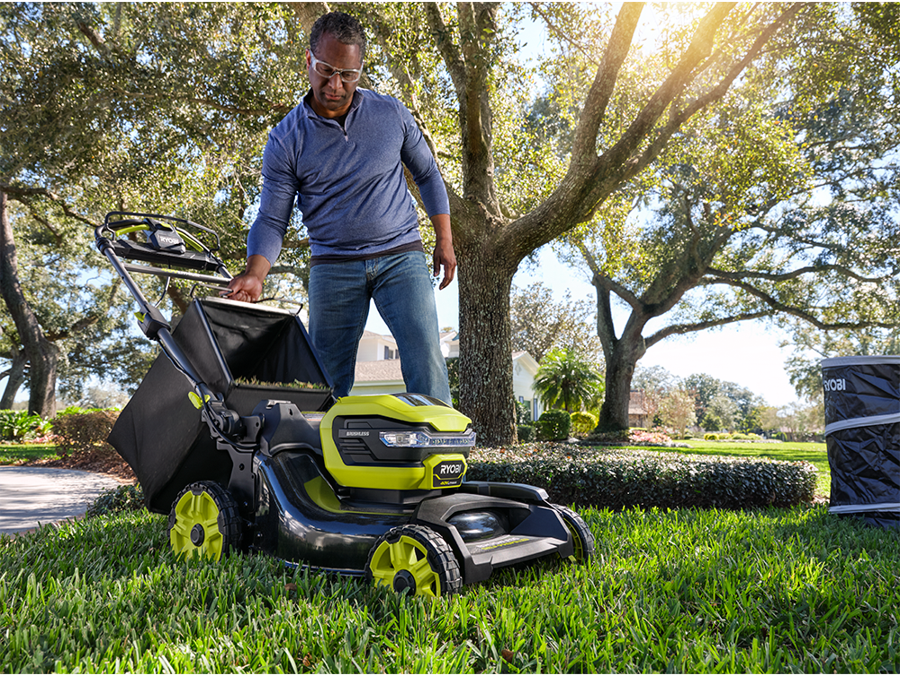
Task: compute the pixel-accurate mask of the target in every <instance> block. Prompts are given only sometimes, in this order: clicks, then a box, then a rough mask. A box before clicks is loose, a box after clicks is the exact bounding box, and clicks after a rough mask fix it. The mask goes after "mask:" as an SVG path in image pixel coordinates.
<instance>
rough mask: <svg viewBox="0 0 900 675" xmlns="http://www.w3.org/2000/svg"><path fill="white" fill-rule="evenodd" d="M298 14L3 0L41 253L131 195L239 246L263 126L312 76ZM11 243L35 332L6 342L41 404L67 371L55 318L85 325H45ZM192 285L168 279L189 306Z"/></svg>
mask: <svg viewBox="0 0 900 675" xmlns="http://www.w3.org/2000/svg"><path fill="white" fill-rule="evenodd" d="M286 18H287V19H292V18H293V15H292V14H291V13H290V10H289V9H286V8H279V7H277V6H270V5H255V6H240V5H231V6H225V5H219V6H206V7H200V6H198V5H174V4H168V5H154V6H143V7H138V6H136V5H127V4H121V5H116V6H112V5H91V4H83V3H71V4H27V3H15V4H7V5H3V6H2V7H0V22H2V31H0V46H2V49H0V73H2V75H0V130H2V134H3V135H2V142H3V153H0V189H2V190H3V191H4V192H5V193H6V194H7V195H8V197H9V198H10V199H14V200H17V201H18V202H19V203H21V204H22V206H23V207H24V209H25V210H26V212H27V214H28V216H29V217H28V218H27V219H26V221H25V222H26V223H27V227H32V226H33V227H35V228H36V229H37V228H43V229H44V235H45V236H44V239H45V240H46V241H45V244H46V248H47V251H48V253H46V254H45V255H50V254H51V253H49V252H50V251H53V250H54V248H55V247H58V246H59V243H60V241H65V240H67V239H69V238H71V237H72V236H73V234H75V233H76V232H77V229H78V228H79V227H81V228H83V227H84V226H85V225H89V226H93V225H96V224H98V223H99V222H100V218H101V216H102V214H103V213H104V212H105V211H108V210H112V209H114V208H119V209H124V210H138V211H140V210H144V211H151V212H158V211H164V212H167V213H175V214H177V215H182V216H186V217H189V218H192V219H194V220H197V221H200V222H206V223H207V224H210V225H214V226H216V225H217V226H218V228H217V229H218V230H219V232H220V233H221V234H222V236H223V244H224V248H223V254H224V255H225V257H226V258H229V257H231V258H232V259H235V258H236V259H237V260H242V259H243V257H244V255H243V234H242V232H241V230H242V228H243V224H244V223H243V218H242V217H243V213H244V210H245V209H246V208H247V207H248V206H249V205H250V203H251V202H252V201H253V198H254V195H255V191H257V190H258V183H259V157H260V155H261V150H262V146H263V144H264V142H265V136H266V133H267V131H268V128H269V127H270V126H271V124H272V123H274V121H276V120H277V119H278V118H279V117H280V115H282V114H283V113H284V112H286V111H287V110H289V109H290V107H292V105H293V101H294V98H295V97H294V95H295V93H296V92H297V91H299V90H300V87H299V86H295V85H296V84H297V82H298V79H299V75H298V74H297V73H298V70H299V69H298V68H297V67H296V66H297V65H298V61H299V59H301V58H302V54H299V55H298V54H297V50H296V48H295V45H296V42H297V39H296V38H297V31H296V30H294V23H293V21H292V20H286ZM270 96H271V97H272V98H269V97H270ZM279 99H281V100H279ZM7 222H9V221H8V219H7ZM9 225H10V227H9V228H4V232H5V235H4V236H5V241H6V242H12V241H13V240H12V224H11V223H9ZM16 227H19V226H18V225H17V226H16ZM82 234H83V233H82ZM76 236H77V235H76ZM290 244H291V242H288V247H287V250H288V254H286V256H285V260H284V263H286V264H287V267H288V268H290V265H291V264H296V262H297V259H296V256H292V255H291V253H290V252H291V245H290ZM14 252H15V249H14V248H12V247H10V245H9V244H8V243H7V244H6V245H5V246H4V247H3V249H2V253H3V260H2V269H3V270H4V287H5V288H6V289H7V290H8V291H9V292H7V293H5V294H4V300H5V301H6V302H7V306H8V308H9V310H10V313H11V314H12V315H13V316H14V317H16V328H17V339H18V341H20V342H21V344H22V345H23V347H24V348H23V349H19V348H18V345H11V349H10V350H9V353H10V357H11V358H10V368H9V372H10V375H11V379H10V380H9V381H8V386H7V393H9V392H10V391H11V390H12V389H15V388H17V387H18V386H19V385H20V383H21V382H23V381H24V380H23V378H22V376H21V374H22V373H23V372H24V366H23V365H22V363H21V361H22V359H21V353H24V354H25V356H26V358H27V362H28V366H29V367H28V374H29V387H30V390H31V397H32V403H31V407H32V408H40V409H46V408H48V407H52V406H51V403H52V401H53V397H54V396H55V380H56V378H57V375H58V373H57V365H58V354H57V353H55V350H54V349H53V342H54V340H53V339H51V333H54V332H55V334H56V335H57V338H59V336H61V335H66V336H69V337H74V336H75V335H76V334H77V333H78V332H79V331H78V330H74V329H76V328H78V327H79V324H80V322H81V321H82V320H83V319H84V316H78V314H75V315H72V316H70V317H69V321H68V323H69V325H68V326H62V327H58V328H57V329H55V330H54V329H50V328H49V327H48V326H45V325H44V323H43V322H44V320H45V318H46V317H45V315H44V314H43V313H42V312H41V311H40V308H37V307H32V306H31V305H30V302H31V301H30V299H29V298H27V297H26V296H27V293H25V294H21V293H16V292H14V291H12V290H10V289H14V288H16V287H18V288H21V284H20V283H19V281H18V280H17V279H16V278H15V277H16V273H17V271H18V269H19V267H18V266H17V265H15V264H14V262H15V261H14V257H13V256H14ZM93 264H97V263H96V262H95V263H93ZM284 269H285V265H282V268H281V269H280V270H276V272H279V271H284ZM184 288H185V286H184V285H182V284H177V283H176V284H173V285H172V286H170V287H169V288H168V289H167V294H168V297H169V299H170V300H171V301H172V303H173V305H174V306H175V307H176V308H177V309H180V310H183V308H184V307H185V306H186V302H187V299H186V295H185V291H184ZM87 294H88V295H89V294H90V293H89V292H88V293H87ZM101 295H102V294H101ZM120 302H121V299H120ZM9 303H13V306H10V304H9ZM82 304H83V303H82ZM28 317H30V318H28ZM91 325H93V326H95V328H99V327H100V324H99V323H97V322H94V323H92V324H91ZM80 327H81V328H84V327H85V326H83V325H81V326H80ZM10 339H12V337H10ZM119 344H120V343H119ZM39 347H40V348H39ZM111 348H112V347H111ZM74 353H76V354H78V355H79V356H84V355H85V354H86V353H87V352H86V351H85V350H76V351H75V352H74ZM119 353H120V355H125V354H127V350H122V349H119ZM108 360H109V359H107V361H108ZM92 362H93V364H94V365H96V363H97V361H96V359H93V360H92ZM66 365H75V364H74V363H72V361H70V362H69V363H68V364H66ZM85 365H86V362H85V363H83V364H82V366H85ZM126 370H130V371H132V372H135V369H134V368H131V367H130V365H129V367H128V368H126ZM74 372H75V371H74V370H70V374H73V373H74Z"/></svg>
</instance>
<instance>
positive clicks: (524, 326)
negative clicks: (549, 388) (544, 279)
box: [510, 282, 603, 362]
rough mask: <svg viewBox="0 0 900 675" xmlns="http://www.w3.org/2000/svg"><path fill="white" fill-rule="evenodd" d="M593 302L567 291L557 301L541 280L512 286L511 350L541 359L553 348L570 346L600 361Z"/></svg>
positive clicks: (537, 359)
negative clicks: (578, 298)
mask: <svg viewBox="0 0 900 675" xmlns="http://www.w3.org/2000/svg"><path fill="white" fill-rule="evenodd" d="M593 314H594V305H593V303H592V302H591V301H589V300H576V301H573V300H572V295H571V293H570V292H569V291H566V293H565V295H564V296H563V298H562V300H560V301H559V302H557V301H555V300H554V299H553V292H552V290H551V289H550V288H548V287H547V286H545V285H544V284H543V283H541V282H537V283H532V284H529V285H528V286H527V287H526V288H517V287H513V291H512V297H511V299H510V325H511V331H512V348H513V351H526V352H528V353H529V354H530V355H531V356H532V357H533V358H534V360H535V361H538V362H540V361H541V360H543V358H544V356H545V355H547V354H548V353H550V352H551V351H553V350H562V349H573V350H575V351H577V352H578V353H580V354H583V355H584V356H585V357H586V358H588V359H590V360H592V361H595V362H602V358H603V355H602V352H601V349H600V342H599V340H598V339H597V336H596V334H595V332H594V330H593V319H594V317H593Z"/></svg>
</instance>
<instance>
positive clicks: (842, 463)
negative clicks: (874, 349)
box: [822, 355, 900, 529]
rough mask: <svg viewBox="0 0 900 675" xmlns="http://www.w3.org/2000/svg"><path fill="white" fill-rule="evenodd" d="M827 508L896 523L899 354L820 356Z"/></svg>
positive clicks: (899, 515)
mask: <svg viewBox="0 0 900 675" xmlns="http://www.w3.org/2000/svg"><path fill="white" fill-rule="evenodd" d="M822 380H823V385H824V389H825V443H826V447H827V448H828V463H829V465H830V467H831V507H830V508H829V512H830V513H834V514H839V515H846V516H854V517H858V518H862V519H863V520H864V521H865V522H867V523H869V524H871V525H876V526H879V527H886V528H894V529H897V528H900V356H894V355H891V356H847V357H840V358H833V359H825V360H824V361H822Z"/></svg>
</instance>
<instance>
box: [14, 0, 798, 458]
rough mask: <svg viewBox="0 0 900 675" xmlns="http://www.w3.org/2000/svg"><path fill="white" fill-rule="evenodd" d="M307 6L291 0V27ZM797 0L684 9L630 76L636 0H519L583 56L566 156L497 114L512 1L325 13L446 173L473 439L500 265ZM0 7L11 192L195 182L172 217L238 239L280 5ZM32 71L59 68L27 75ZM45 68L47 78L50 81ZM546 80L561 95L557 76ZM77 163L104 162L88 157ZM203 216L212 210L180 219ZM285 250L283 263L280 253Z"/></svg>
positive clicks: (589, 194)
mask: <svg viewBox="0 0 900 675" xmlns="http://www.w3.org/2000/svg"><path fill="white" fill-rule="evenodd" d="M326 7H327V5H324V3H323V4H321V5H313V6H306V5H303V4H296V5H292V7H291V8H292V9H293V11H294V12H295V17H296V22H299V23H300V24H302V25H305V23H306V22H308V20H309V17H310V15H311V14H313V13H316V14H317V13H319V11H320V10H321V9H324V8H326ZM804 7H805V6H804V5H801V4H786V5H781V4H769V5H766V4H762V5H753V6H745V7H740V8H736V7H735V6H733V5H727V4H720V5H715V6H713V7H712V8H711V9H709V11H708V12H706V13H705V14H703V15H697V16H688V17H687V19H686V20H685V21H683V22H682V23H680V24H676V25H675V26H674V27H673V28H672V29H671V30H670V31H669V32H668V33H667V34H666V41H665V44H666V47H665V49H663V50H661V51H660V52H659V53H658V54H657V55H656V56H655V57H654V58H653V61H654V66H655V69H654V70H653V71H647V72H644V73H641V74H640V75H641V76H640V77H639V78H636V77H634V76H633V75H632V74H631V73H630V72H629V71H628V69H627V68H623V65H624V64H625V63H626V61H628V62H631V63H638V64H641V63H647V62H648V61H649V60H648V59H647V55H646V53H642V52H641V51H640V48H639V46H637V45H633V43H634V42H635V34H636V31H637V29H638V26H639V23H640V18H641V12H642V6H641V5H639V4H632V3H625V4H624V5H622V7H621V9H620V10H619V11H618V14H617V15H616V16H615V18H614V19H613V18H612V16H606V15H600V16H595V10H593V9H591V8H587V7H586V8H581V7H579V6H577V5H574V4H571V5H570V4H553V5H543V4H538V3H535V4H534V5H532V6H530V10H531V11H533V13H534V15H535V16H536V17H539V18H540V19H541V20H543V21H545V22H546V25H547V26H548V28H549V30H550V34H551V36H552V37H553V39H554V40H556V41H558V42H559V43H560V44H561V45H564V46H565V48H566V49H569V46H570V45H571V42H570V40H571V36H572V35H576V34H579V33H580V34H582V35H584V36H586V39H587V49H588V51H589V52H590V54H589V56H590V57H591V58H592V59H594V62H593V63H592V65H591V66H590V70H589V71H585V72H589V73H590V74H591V75H589V76H588V77H587V78H583V81H582V82H579V86H578V87H576V88H571V87H569V89H570V92H569V94H568V95H569V96H570V97H571V98H573V100H576V101H577V102H578V103H577V105H576V107H577V108H578V114H577V115H576V118H577V123H576V124H574V125H573V128H574V132H573V133H572V139H573V140H572V145H571V148H570V149H569V150H564V151H563V152H561V153H560V152H555V151H554V152H547V151H546V150H548V148H546V147H544V146H536V145H535V144H534V143H533V142H532V141H533V139H534V138H535V134H534V127H533V126H529V124H527V123H526V117H527V112H528V111H527V109H526V106H524V105H517V102H521V101H525V100H527V96H526V95H524V94H525V92H524V91H523V82H524V78H523V77H521V76H522V75H523V74H524V75H527V73H523V69H522V68H521V67H519V66H518V65H517V64H516V63H515V62H514V61H513V59H512V58H511V57H512V55H513V53H514V51H515V48H516V47H515V41H514V39H513V30H514V24H515V18H516V16H518V14H519V13H523V12H524V11H526V8H525V7H523V6H511V7H509V8H508V9H504V8H503V7H502V6H501V5H500V4H498V3H480V4H471V3H461V4H458V5H456V6H455V9H450V8H448V7H446V6H444V5H439V4H436V3H422V4H408V5H404V4H384V5H382V4H378V5H376V4H364V3H359V4H355V3H353V4H345V5H342V6H341V8H342V9H345V10H348V11H351V12H354V13H357V14H358V15H360V16H361V17H362V18H363V19H364V21H365V22H366V24H367V26H369V27H370V29H371V31H372V35H373V36H374V39H373V46H372V50H371V54H372V65H371V66H367V70H368V72H369V73H370V75H371V77H372V82H373V84H374V85H376V86H378V87H379V88H380V89H381V90H382V91H385V92H388V93H395V94H397V95H399V96H401V97H402V98H403V100H404V101H405V102H406V103H407V105H408V106H409V107H410V109H411V110H412V111H413V114H414V116H415V117H416V119H417V121H418V122H419V124H420V125H421V127H422V129H423V133H424V134H425V136H426V139H428V141H429V143H431V144H432V147H433V149H434V151H435V154H436V155H437V156H438V158H439V160H440V162H441V165H442V168H443V171H444V175H445V177H446V180H447V184H448V188H449V192H450V203H451V214H452V218H453V228H454V240H455V243H456V248H457V257H458V260H459V275H458V279H459V291H460V351H461V359H460V407H461V409H462V410H463V412H465V413H466V414H468V415H469V416H470V417H472V419H473V421H474V424H475V427H476V429H477V430H478V432H479V437H480V438H481V439H482V441H483V442H485V443H488V444H497V443H508V442H510V441H512V440H513V439H514V438H515V413H514V408H513V405H512V364H511V362H510V360H509V354H508V346H509V344H510V343H511V330H510V324H509V296H510V287H511V282H512V278H513V275H514V274H515V272H516V269H517V268H518V265H519V264H520V262H521V261H522V260H523V259H525V258H526V257H527V256H529V255H530V254H531V253H533V252H534V251H535V250H537V249H538V248H540V247H541V246H543V245H545V244H547V243H549V242H551V241H553V240H555V239H556V238H558V237H559V236H560V235H562V234H564V233H566V232H568V231H570V230H572V229H574V228H575V227H577V226H578V225H579V224H580V223H583V222H588V221H590V220H591V219H592V218H593V216H594V215H595V213H596V212H597V210H598V209H599V208H600V207H601V206H602V205H604V203H605V202H606V201H607V200H608V199H609V198H610V196H611V195H613V194H614V193H615V192H616V191H617V190H618V189H619V188H621V187H622V186H624V185H626V184H627V183H628V182H629V181H631V180H632V179H633V178H635V177H637V176H639V175H640V174H641V173H642V172H643V171H644V170H645V169H646V168H647V167H649V166H651V165H652V164H653V163H654V162H655V161H656V160H657V159H658V158H659V157H660V155H661V154H662V153H663V151H664V150H665V149H666V147H667V146H668V144H669V143H670V141H671V140H672V139H673V138H674V137H675V136H676V134H678V133H679V131H680V129H681V128H682V126H683V125H684V124H685V123H687V122H688V121H689V120H690V119H691V118H692V117H694V116H695V115H697V114H698V113H700V112H702V111H704V110H706V109H707V108H708V107H709V106H710V105H712V104H714V103H715V102H716V101H717V100H720V99H721V98H722V97H723V96H724V95H725V93H726V92H727V91H728V89H729V88H730V87H731V85H732V84H733V83H734V82H735V81H736V80H737V79H738V78H739V77H741V76H743V75H745V74H746V72H747V69H748V67H749V66H750V65H751V64H752V63H753V62H754V61H755V60H756V59H757V58H758V57H759V56H760V54H761V53H762V51H763V49H764V47H765V46H766V45H767V44H768V43H769V42H770V40H772V38H773V37H774V36H775V35H777V34H778V33H779V31H781V30H782V29H784V28H785V27H786V26H789V25H790V24H791V23H792V21H793V20H794V19H795V18H796V17H797V16H798V15H799V14H801V13H802V12H803V11H806V10H804ZM4 11H5V12H6V14H5V15H4V16H12V17H13V19H12V24H13V25H12V27H10V24H7V25H6V26H4V27H5V29H6V30H5V32H4V33H3V35H6V36H12V37H10V38H8V39H9V44H10V49H9V50H6V51H3V52H2V53H3V54H5V55H9V54H13V57H12V58H11V60H10V62H9V63H6V62H4V63H2V64H0V70H2V72H3V77H4V78H8V79H6V80H5V81H6V82H7V83H11V84H12V86H11V87H10V88H9V89H7V90H5V91H11V92H13V95H8V96H6V97H5V99H4V101H5V102H3V103H2V105H3V106H4V114H5V115H6V116H7V120H11V122H10V123H9V124H7V125H5V126H4V128H14V129H18V130H20V131H21V132H22V133H20V134H17V135H16V137H15V138H14V139H11V140H10V141H9V154H7V147H6V144H7V141H6V139H4V144H5V150H4V154H3V156H4V157H17V156H19V155H21V156H24V157H26V159H27V161H25V162H24V163H18V162H14V163H13V164H14V165H13V166H9V165H8V164H4V163H3V162H2V161H0V177H3V180H4V181H6V182H7V185H6V189H7V192H8V194H9V195H10V196H11V197H12V198H15V199H25V200H34V199H38V198H40V199H44V200H53V196H54V195H55V196H58V197H60V198H59V199H58V200H55V201H54V203H55V204H56V205H57V206H58V208H59V209H61V210H63V211H65V210H66V209H68V212H69V215H68V217H73V215H79V214H78V210H77V209H74V210H73V208H72V203H71V202H70V201H67V200H76V199H77V200H79V201H80V200H81V199H82V197H81V195H78V194H75V193H78V192H79V191H87V192H88V193H89V196H90V197H92V198H93V199H94V201H93V202H92V203H95V204H96V203H100V202H102V201H103V198H101V195H105V199H109V195H110V194H113V195H120V194H122V193H123V190H122V189H120V188H119V187H118V182H122V180H123V177H125V178H129V179H131V180H132V181H133V182H131V183H129V187H130V189H128V190H127V191H124V192H127V194H126V195H124V196H123V198H127V199H126V201H128V200H131V201H132V202H133V203H135V204H137V203H141V202H142V201H143V200H145V199H146V200H147V201H155V202H156V203H159V202H160V201H161V197H162V196H163V195H165V196H166V197H167V198H168V197H170V196H171V192H168V190H169V189H170V188H171V189H176V190H177V189H178V188H181V187H187V186H184V185H182V183H189V184H191V185H194V184H195V183H192V181H196V183H197V184H199V183H204V184H205V185H209V184H210V183H212V184H214V185H216V189H211V190H210V189H207V190H200V191H191V190H186V192H188V193H189V194H191V196H192V198H191V199H187V200H185V201H184V204H185V206H184V207H182V209H181V213H183V214H184V215H189V216H192V217H194V219H196V220H201V221H206V222H210V221H212V222H216V223H218V224H225V225H227V226H228V227H223V228H222V229H223V231H224V230H227V231H230V232H232V233H233V235H238V229H239V226H240V225H239V224H238V223H236V222H235V221H239V220H240V217H239V216H240V215H242V208H243V207H244V206H246V205H247V204H248V203H250V202H251V201H252V197H253V187H252V186H253V184H254V181H255V180H258V179H257V177H256V175H255V174H254V172H253V170H252V169H253V167H254V166H258V165H254V162H253V161H250V160H249V159H248V158H249V157H250V156H251V155H249V154H247V152H246V151H247V149H248V147H250V146H252V144H253V143H254V142H255V143H259V142H260V141H259V139H260V138H263V137H264V131H261V130H262V129H268V127H269V126H271V123H272V122H273V121H274V119H277V118H279V117H280V116H281V115H283V114H284V112H286V110H287V109H289V107H290V106H291V105H292V104H293V102H294V101H296V100H297V98H299V97H298V96H297V95H296V93H295V92H296V90H299V89H300V88H299V87H297V88H296V90H295V89H294V86H295V82H296V75H295V74H293V73H290V69H289V68H288V65H292V64H296V60H297V59H300V58H302V50H298V49H297V48H296V46H297V44H298V42H297V39H296V38H297V37H298V32H299V31H297V30H296V29H297V26H296V22H294V23H292V22H290V21H286V20H285V18H284V16H283V14H282V12H283V8H282V7H278V6H275V7H273V6H270V5H254V4H250V5H241V4H235V5H229V4H215V3H213V4H210V5H193V4H189V5H180V4H160V5H141V6H139V7H138V6H132V5H113V6H110V5H72V6H68V5H23V4H21V3H19V4H15V5H11V6H10V8H9V9H7V10H4ZM691 11H693V10H691ZM504 12H509V15H508V16H507V15H505V14H504ZM51 18H52V20H48V19H51ZM507 18H510V19H512V20H510V21H507V20H505V19H507ZM73 29H77V30H73ZM25 34H28V35H29V36H30V37H29V39H27V40H24V39H22V37H21V35H25ZM35 36H36V37H35ZM48 36H49V37H48ZM22 44H27V45H29V48H30V49H31V51H27V50H25V51H23V50H22V48H21V45H22ZM46 45H49V47H47V49H45V46H46ZM552 61H553V63H549V62H548V69H547V70H546V72H547V73H548V74H552V72H553V70H552V68H550V66H554V67H556V69H557V72H559V73H565V72H567V68H568V67H569V65H570V64H571V60H569V59H564V58H556V57H553V59H552ZM47 63H58V64H59V67H58V68H53V69H51V70H49V71H46V72H45V71H43V70H42V66H43V65H44V64H47ZM554 64H555V65H554ZM32 65H39V66H41V67H35V68H31V66H32ZM245 66H246V67H245ZM295 71H296V72H302V71H303V69H302V67H298V68H295ZM47 72H50V73H53V74H54V75H55V76H57V77H55V78H53V81H51V78H48V77H46V74H47ZM8 73H13V75H12V76H10V75H8ZM61 74H64V77H59V75H61ZM560 82H561V83H564V84H565V85H566V86H567V87H568V85H569V84H570V83H571V80H570V81H565V82H563V80H560ZM582 84H583V86H582ZM20 89H21V91H22V92H23V93H24V94H25V95H26V98H27V99H28V100H26V101H25V105H20V104H21V101H20V98H21V97H20V95H19V90H20ZM48 92H49V98H47V96H48ZM86 92H89V93H86ZM42 96H43V97H44V98H42ZM34 102H37V103H41V104H43V105H38V104H36V103H35V104H33V103H34ZM82 121H84V123H82ZM67 125H69V126H68V127H67ZM67 128H68V134H66V133H65V131H66V130H67ZM26 130H27V132H28V133H26ZM257 134H259V135H257ZM35 139H40V143H36V142H35ZM49 139H53V141H52V142H51V141H50V140H49ZM110 141H114V142H110ZM107 148H112V149H113V150H112V151H109V150H107ZM124 149H127V150H128V152H126V151H125V150H124ZM258 149H259V148H258V147H257V150H256V152H257V153H258ZM559 149H560V148H554V150H559ZM254 156H256V157H258V154H257V155H254ZM96 157H101V158H103V159H104V161H103V162H102V163H101V164H100V166H98V164H97V161H96ZM161 157H165V158H167V159H169V160H170V161H169V163H165V164H164V163H162V162H161V161H160V158H161ZM220 159H221V160H223V161H221V162H220V161H219V160H220ZM66 160H68V161H66ZM161 165H162V166H165V167H166V168H167V169H168V170H169V173H168V174H167V173H166V171H164V170H162V169H161V168H160V167H161ZM173 169H174V170H173ZM148 170H149V171H151V172H152V173H153V175H152V176H146V175H145V174H144V172H145V171H148ZM182 172H184V173H183V174H182ZM33 176H37V177H38V178H39V180H37V181H32V180H31V178H32V177H33ZM116 176H118V178H119V181H118V182H117V181H116V180H115V177H116ZM183 176H187V177H189V178H183ZM137 178H145V179H146V180H136V179H137ZM205 180H208V181H209V183H207V182H205ZM126 183H128V182H127V181H126ZM66 186H69V187H66ZM111 187H112V188H116V189H112V190H107V188H111ZM198 193H200V194H203V195H204V198H203V199H198ZM220 195H224V198H222V197H220ZM85 201H86V202H90V199H88V198H85ZM199 203H202V204H203V207H202V208H201V207H200V206H199ZM129 205H130V204H129ZM229 209H230V210H229ZM204 210H206V212H207V213H208V214H210V215H213V214H216V215H219V216H220V219H217V218H211V217H209V218H203V217H198V213H200V214H201V215H203V213H204ZM226 214H227V215H226ZM93 222H96V218H95V219H94V221H93ZM240 224H242V223H240ZM239 239H240V237H239V236H233V239H232V241H231V242H230V245H231V246H233V247H234V248H235V249H239V248H240V246H239V244H238V245H235V240H239ZM290 252H291V249H288V251H287V254H286V261H287V262H288V264H289V265H291V264H295V261H294V260H292V259H291V258H290V255H289V254H290ZM618 384H619V383H618V381H616V385H617V386H618Z"/></svg>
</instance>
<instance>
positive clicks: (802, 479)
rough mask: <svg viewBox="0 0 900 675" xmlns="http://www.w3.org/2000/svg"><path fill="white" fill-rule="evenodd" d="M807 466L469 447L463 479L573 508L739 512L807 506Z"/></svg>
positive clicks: (812, 473) (810, 474)
mask: <svg viewBox="0 0 900 675" xmlns="http://www.w3.org/2000/svg"><path fill="white" fill-rule="evenodd" d="M817 473H818V471H817V469H816V468H815V467H814V466H813V465H812V464H810V463H809V462H783V461H776V460H770V459H758V458H746V457H710V456H706V455H682V454H678V453H668V452H658V451H651V450H640V449H636V448H632V449H628V450H623V449H615V448H610V449H607V448H582V447H577V446H571V445H561V444H557V445H552V444H541V445H530V446H527V445H526V446H519V447H517V448H515V449H514V450H510V449H505V448H504V449H491V448H475V449H474V450H473V451H472V453H471V454H470V456H469V470H468V473H467V475H466V477H467V479H468V480H487V481H499V482H506V483H526V484H528V485H534V486H536V487H541V488H544V489H545V490H546V491H547V493H548V494H549V495H550V498H551V499H552V500H553V501H555V502H559V503H563V504H571V505H575V506H594V507H597V508H610V509H614V510H620V509H627V508H630V507H635V506H639V507H643V508H651V507H659V508H685V507H700V508H721V509H744V508H756V507H763V506H793V505H795V504H800V503H805V502H806V503H808V502H811V501H812V499H813V495H814V493H815V487H816V474H817Z"/></svg>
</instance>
